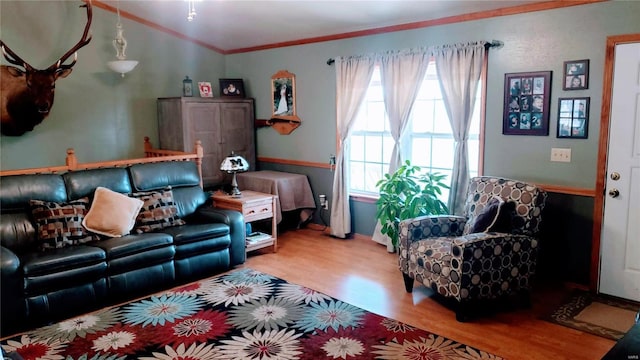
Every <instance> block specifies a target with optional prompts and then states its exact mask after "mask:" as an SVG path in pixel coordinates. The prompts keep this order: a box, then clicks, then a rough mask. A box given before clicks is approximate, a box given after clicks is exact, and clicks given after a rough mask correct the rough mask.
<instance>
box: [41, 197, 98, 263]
mask: <svg viewBox="0 0 640 360" xmlns="http://www.w3.org/2000/svg"><path fill="white" fill-rule="evenodd" d="M29 205H30V206H31V213H32V215H33V219H34V220H35V222H36V225H37V229H36V230H37V234H38V240H39V242H40V248H41V249H42V250H48V249H57V248H63V247H66V246H71V245H75V244H81V243H85V242H89V241H92V240H95V239H96V237H94V236H93V235H91V234H90V233H89V232H88V231H87V230H86V229H85V228H84V227H83V226H82V220H84V218H85V216H86V215H87V213H88V212H89V198H88V197H85V198H81V199H78V200H73V201H70V202H68V203H57V202H53V201H42V200H30V201H29Z"/></svg>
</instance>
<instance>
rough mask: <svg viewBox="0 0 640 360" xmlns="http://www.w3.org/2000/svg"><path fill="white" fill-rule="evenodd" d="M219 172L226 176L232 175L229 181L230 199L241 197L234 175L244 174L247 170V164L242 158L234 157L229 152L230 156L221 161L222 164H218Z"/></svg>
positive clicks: (234, 155)
mask: <svg viewBox="0 0 640 360" xmlns="http://www.w3.org/2000/svg"><path fill="white" fill-rule="evenodd" d="M220 170H221V171H225V172H227V173H228V174H233V179H232V180H231V193H230V194H229V195H231V196H232V197H241V196H242V193H240V190H238V181H237V180H236V173H239V172H245V171H247V170H249V163H248V162H247V160H245V159H244V158H243V157H242V156H240V155H236V154H234V153H233V151H232V152H231V155H229V156H227V157H226V158H225V159H224V160H222V164H220Z"/></svg>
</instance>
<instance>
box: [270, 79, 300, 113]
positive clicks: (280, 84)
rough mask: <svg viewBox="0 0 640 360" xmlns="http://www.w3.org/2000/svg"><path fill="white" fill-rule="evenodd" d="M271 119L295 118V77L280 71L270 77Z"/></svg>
mask: <svg viewBox="0 0 640 360" xmlns="http://www.w3.org/2000/svg"><path fill="white" fill-rule="evenodd" d="M271 105H272V107H271V108H272V111H271V112H272V115H271V117H272V118H274V117H278V118H287V117H294V116H296V77H295V75H294V74H292V73H290V72H288V71H285V70H281V71H279V72H277V73H276V74H274V75H273V76H272V77H271Z"/></svg>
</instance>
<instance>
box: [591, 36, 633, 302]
mask: <svg viewBox="0 0 640 360" xmlns="http://www.w3.org/2000/svg"><path fill="white" fill-rule="evenodd" d="M610 122H611V123H610V129H609V131H610V132H609V149H608V153H607V179H606V188H605V193H606V194H605V205H604V219H603V224H602V238H601V239H602V240H601V256H602V257H601V266H600V281H599V291H600V292H601V293H605V294H608V295H613V296H617V297H621V298H624V299H630V300H635V301H640V43H630V44H619V45H616V47H615V61H614V75H613V86H612V94H611V118H610Z"/></svg>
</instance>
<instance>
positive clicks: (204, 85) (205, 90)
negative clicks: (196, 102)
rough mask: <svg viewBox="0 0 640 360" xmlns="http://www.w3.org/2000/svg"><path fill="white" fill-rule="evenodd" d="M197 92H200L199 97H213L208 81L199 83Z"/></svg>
mask: <svg viewBox="0 0 640 360" xmlns="http://www.w3.org/2000/svg"><path fill="white" fill-rule="evenodd" d="M198 90H200V97H213V89H212V88H211V83H210V82H208V81H199V82H198Z"/></svg>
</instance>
